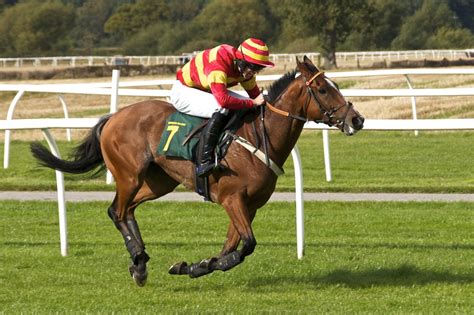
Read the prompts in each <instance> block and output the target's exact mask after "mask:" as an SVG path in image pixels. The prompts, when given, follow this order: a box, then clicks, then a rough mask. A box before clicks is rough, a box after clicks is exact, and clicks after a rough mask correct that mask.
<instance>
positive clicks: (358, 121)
mask: <svg viewBox="0 0 474 315" xmlns="http://www.w3.org/2000/svg"><path fill="white" fill-rule="evenodd" d="M364 121H365V119H364V117H362V116H357V117H354V118H352V125H353V126H354V128H355V129H362V127H363V126H364Z"/></svg>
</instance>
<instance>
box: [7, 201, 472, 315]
mask: <svg viewBox="0 0 474 315" xmlns="http://www.w3.org/2000/svg"><path fill="white" fill-rule="evenodd" d="M107 205H108V203H107V202H81V203H69V204H68V224H69V240H70V254H69V256H68V257H66V258H62V257H61V256H60V255H59V241H58V223H57V205H56V203H55V202H33V201H28V202H18V201H3V202H2V203H1V204H0V231H1V232H0V233H1V234H0V237H1V238H0V244H1V245H0V288H1V289H0V313H5V314H11V313H20V312H23V313H118V314H129V313H146V314H151V313H183V314H184V313H220V314H225V313H237V314H242V313H245V314H247V313H292V314H294V313H304V314H310V313H338V314H341V313H377V314H385V313H436V314H452V313H465V314H467V313H472V312H473V310H474V302H473V299H472V297H473V296H474V284H473V282H474V267H473V264H472V262H473V261H474V241H473V240H474V221H473V204H472V203H466V202H450V203H442V202H350V203H349V202H345V203H342V202H306V204H305V210H306V211H305V216H306V218H305V219H306V225H305V226H306V232H305V234H306V242H307V247H306V256H305V258H304V259H303V260H302V261H298V260H297V259H296V249H295V246H296V245H295V243H296V240H295V233H294V231H295V225H294V224H295V223H294V221H295V220H294V205H293V204H291V203H279V202H272V203H269V204H267V205H266V206H265V207H264V208H262V209H260V211H259V212H258V213H257V217H256V219H255V221H254V229H255V235H256V237H257V242H258V245H257V248H256V251H255V253H254V254H253V255H252V256H250V257H248V258H247V259H246V261H245V262H244V264H242V265H240V266H238V267H236V268H235V269H233V270H231V271H228V272H227V273H222V272H216V273H214V274H211V275H208V276H205V277H202V278H199V279H190V278H188V277H186V276H182V277H176V276H170V275H168V274H167V269H168V267H169V266H170V265H171V264H173V263H175V262H177V261H181V260H187V261H197V260H200V259H202V258H206V257H209V256H211V255H213V254H216V253H217V252H218V251H219V250H220V248H221V246H222V243H223V241H224V237H225V230H226V226H227V223H228V219H227V216H226V214H225V212H224V211H223V210H222V209H221V208H220V207H218V206H216V205H212V204H208V203H201V202H198V203H194V202H190V203H177V202H162V203H148V204H144V205H143V206H141V207H140V208H139V209H138V213H137V216H138V219H139V222H140V223H141V228H142V232H143V235H144V238H145V241H146V243H147V250H148V252H149V254H150V256H151V260H150V262H149V272H150V275H149V282H148V284H147V285H146V286H145V287H143V288H138V287H136V286H135V284H134V283H133V282H132V280H131V278H130V277H129V275H128V272H127V265H128V255H127V254H126V251H125V248H124V246H123V243H122V240H121V237H120V235H119V233H118V231H116V230H115V228H114V227H113V225H112V223H111V222H110V221H109V219H108V217H107V215H106V208H107Z"/></svg>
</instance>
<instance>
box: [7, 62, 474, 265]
mask: <svg viewBox="0 0 474 315" xmlns="http://www.w3.org/2000/svg"><path fill="white" fill-rule="evenodd" d="M420 70H421V69H420ZM420 70H383V71H363V72H361V71H358V72H356V73H357V75H356V73H353V72H338V73H327V75H328V77H344V76H346V77H349V76H364V75H404V76H408V75H413V74H448V73H449V74H474V69H461V70H460V69H437V70H428V69H424V70H423V71H420ZM118 77H119V75H118V73H117V72H114V80H113V82H115V83H93V84H61V85H10V84H1V85H0V91H17V95H16V96H15V98H14V99H13V101H12V103H11V104H10V107H9V110H8V114H7V119H6V120H0V129H1V130H6V132H5V158H4V167H8V154H7V151H8V150H9V136H10V135H9V133H10V130H12V129H41V130H42V131H43V133H44V135H45V137H46V140H47V141H48V144H49V146H50V148H51V150H52V152H53V154H55V155H57V156H59V150H58V149H57V146H56V143H55V141H54V138H53V137H52V136H51V133H50V132H49V129H52V128H90V127H92V126H93V125H94V124H95V123H96V122H97V120H98V118H76V119H71V118H67V105H66V104H65V103H64V102H63V105H64V111H65V116H66V118H64V119H18V120H17V119H13V113H14V109H15V107H16V105H17V104H18V101H19V100H20V99H21V97H22V95H23V94H24V93H25V92H47V93H74V94H96V95H111V112H114V111H115V110H116V108H117V103H118V96H119V95H130V96H153V97H167V96H169V90H142V89H130V88H119V86H121V87H125V86H127V87H133V86H146V85H152V86H155V85H159V86H163V85H169V84H171V83H172V82H173V81H172V80H165V81H163V80H155V81H146V82H124V83H121V84H120V85H119V84H118ZM278 77H279V76H261V77H259V78H258V80H260V81H264V80H274V79H276V78H278ZM407 80H408V78H407ZM408 84H409V83H408ZM341 92H342V93H343V94H344V95H345V96H406V97H412V98H413V97H416V96H458V95H470V96H472V95H474V88H462V89H458V88H450V89H412V88H411V86H410V84H409V89H393V90H374V89H367V90H351V89H348V90H341ZM414 109H415V112H416V107H415V108H414ZM414 118H415V119H413V120H366V122H365V124H364V130H462V129H465V130H474V119H434V120H433V119H423V120H416V116H414ZM305 128H306V129H322V130H323V142H324V152H325V153H324V154H325V164H326V179H327V180H330V177H331V176H330V161H329V142H328V133H327V130H328V129H331V128H329V127H327V126H325V125H318V124H315V123H308V124H306V125H305ZM7 134H8V141H7ZM7 143H8V144H7ZM292 158H293V162H294V167H295V193H296V197H295V199H296V221H297V223H296V226H297V231H296V233H297V256H298V258H302V257H303V254H304V219H303V218H304V206H303V173H302V167H301V159H300V156H299V152H298V148H297V147H296V146H295V148H294V150H293V151H292ZM5 161H7V162H6V164H5ZM328 172H329V174H328ZM56 179H57V189H58V209H59V217H60V220H59V223H60V240H61V254H62V255H63V256H65V255H67V228H66V213H65V199H64V178H63V175H62V173H61V172H56Z"/></svg>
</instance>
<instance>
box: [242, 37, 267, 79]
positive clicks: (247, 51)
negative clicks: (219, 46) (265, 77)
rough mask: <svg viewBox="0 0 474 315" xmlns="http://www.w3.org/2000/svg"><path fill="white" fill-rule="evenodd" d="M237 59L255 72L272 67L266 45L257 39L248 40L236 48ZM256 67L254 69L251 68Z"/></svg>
mask: <svg viewBox="0 0 474 315" xmlns="http://www.w3.org/2000/svg"><path fill="white" fill-rule="evenodd" d="M236 55H237V58H239V59H241V60H243V61H245V62H246V63H248V64H250V66H249V68H250V69H251V70H254V69H252V68H255V70H256V71H258V70H261V69H262V68H264V67H273V66H274V64H273V62H271V61H270V58H269V56H270V52H269V51H268V47H267V45H266V44H265V43H264V42H263V41H261V40H260V39H257V38H248V39H246V40H245V41H243V42H242V44H240V46H239V48H237V53H236ZM253 65H256V67H252V66H253Z"/></svg>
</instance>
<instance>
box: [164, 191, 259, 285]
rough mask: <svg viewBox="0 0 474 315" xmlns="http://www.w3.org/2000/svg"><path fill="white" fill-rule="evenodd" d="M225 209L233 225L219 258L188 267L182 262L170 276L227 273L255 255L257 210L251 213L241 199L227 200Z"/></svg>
mask: <svg viewBox="0 0 474 315" xmlns="http://www.w3.org/2000/svg"><path fill="white" fill-rule="evenodd" d="M222 205H223V206H224V207H225V209H226V211H227V213H228V215H229V217H230V219H231V223H230V224H229V228H228V232H227V240H226V242H225V244H224V248H223V249H222V251H221V254H220V255H219V257H212V258H208V259H204V260H202V261H200V262H198V263H193V264H191V265H188V264H187V263H186V262H181V263H178V264H175V265H173V266H172V267H171V268H170V269H169V273H170V274H188V275H189V276H190V277H192V278H196V277H200V276H203V275H206V274H209V273H211V272H213V271H214V270H222V271H227V270H229V269H231V268H233V267H235V266H237V265H238V264H240V263H242V262H243V261H244V259H245V257H246V256H248V255H250V254H252V253H253V250H254V249H255V246H256V244H257V242H256V240H255V237H254V235H253V231H252V228H251V222H252V221H253V218H254V217H255V213H256V209H252V210H251V211H249V209H248V207H247V205H246V203H245V202H244V201H243V198H241V197H235V196H234V197H233V198H230V200H229V198H228V199H226V202H224V203H222ZM241 240H242V242H243V246H242V249H241V250H239V251H237V247H238V245H239V242H240V241H241Z"/></svg>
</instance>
